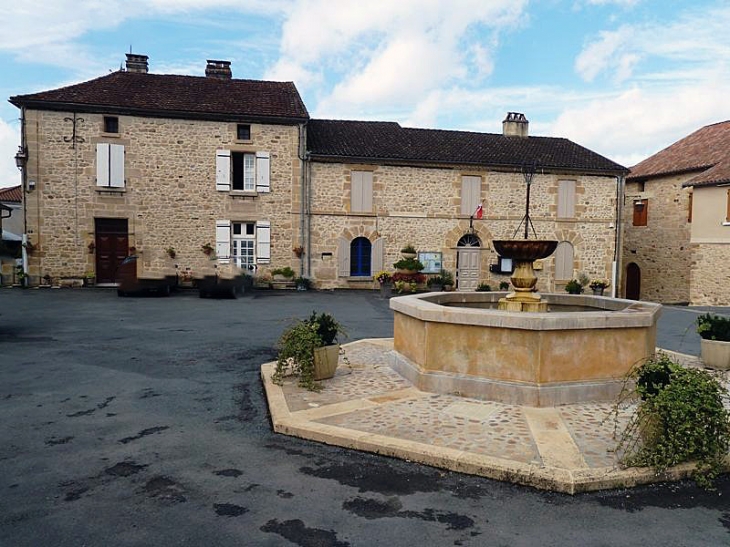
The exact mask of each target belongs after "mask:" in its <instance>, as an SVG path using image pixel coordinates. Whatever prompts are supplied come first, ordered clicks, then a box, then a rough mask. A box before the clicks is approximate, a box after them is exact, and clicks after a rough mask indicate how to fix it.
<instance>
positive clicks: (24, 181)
mask: <svg viewBox="0 0 730 547" xmlns="http://www.w3.org/2000/svg"><path fill="white" fill-rule="evenodd" d="M20 146H21V149H23V150H25V151H26V158H25V165H23V167H22V168H21V169H20V187H21V189H22V192H21V196H22V198H23V236H22V241H21V247H20V248H21V252H22V255H21V256H22V261H23V273H24V274H25V277H24V278H23V286H24V287H27V286H28V284H29V279H30V278H29V277H28V251H27V250H26V248H25V246H26V245H27V244H28V162H29V160H30V151H29V150H28V149H27V148H26V136H25V106H21V107H20Z"/></svg>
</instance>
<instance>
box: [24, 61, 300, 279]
mask: <svg viewBox="0 0 730 547" xmlns="http://www.w3.org/2000/svg"><path fill="white" fill-rule="evenodd" d="M147 67H148V62H147V57H146V56H144V55H132V54H128V55H127V64H126V70H124V71H122V70H120V71H118V72H114V73H111V74H109V75H106V76H102V77H101V78H97V79H95V80H91V81H88V82H84V83H80V84H77V85H72V86H69V87H64V88H60V89H56V90H52V91H45V92H41V93H35V94H32V95H22V96H16V97H12V98H11V99H10V101H11V102H12V103H13V104H14V105H16V106H18V107H19V108H20V109H21V111H22V148H23V149H24V150H25V151H26V152H27V158H28V159H27V163H26V166H25V170H24V173H23V175H24V184H25V187H26V188H27V191H26V192H25V199H26V201H27V204H26V211H27V218H26V222H27V226H28V236H29V239H30V240H31V242H32V243H33V245H34V246H35V250H34V251H33V253H32V256H31V257H30V266H29V269H30V275H31V279H32V280H34V281H35V282H37V281H38V279H39V277H40V276H43V275H46V274H48V275H50V276H51V277H53V278H59V277H74V276H76V277H78V276H81V275H82V274H83V273H84V272H87V271H90V272H94V273H95V274H96V278H97V282H98V283H102V284H103V283H112V282H114V280H115V272H116V268H117V266H118V265H119V263H120V262H121V260H123V259H124V257H126V256H127V255H128V254H137V255H139V257H140V260H139V261H138V264H139V265H138V270H139V271H140V275H152V276H154V275H159V274H161V273H167V272H168V270H170V269H172V268H174V267H177V268H178V270H182V271H187V272H188V273H190V274H191V275H196V274H197V273H200V271H202V270H203V269H207V268H208V267H209V266H210V263H211V261H210V259H209V257H208V255H206V254H205V252H204V251H203V247H204V246H208V245H210V246H211V247H214V248H216V251H217V255H218V257H220V258H222V259H228V257H232V259H233V260H234V261H235V262H236V263H237V264H238V265H240V266H243V267H246V268H254V267H256V266H264V267H266V266H267V265H269V264H271V263H280V262H285V261H288V260H289V259H290V257H291V254H292V253H291V249H292V246H293V245H294V244H295V242H296V238H297V237H298V234H297V226H295V225H293V224H292V219H293V216H292V206H293V205H294V204H295V201H296V200H295V199H294V198H293V197H292V191H293V189H294V188H295V187H297V186H298V184H299V178H300V176H301V173H302V162H301V160H300V159H299V158H300V156H301V153H302V150H303V146H304V137H305V134H304V127H305V123H306V121H307V120H308V118H309V116H308V113H307V110H306V108H305V106H304V104H303V102H302V100H301V98H300V96H299V93H298V91H297V89H296V88H295V86H294V84H292V83H291V82H262V81H253V80H239V79H233V78H232V73H231V69H230V63H228V62H226V61H208V65H207V67H206V76H205V77H194V76H176V75H159V74H151V73H148V70H147ZM272 240H275V241H276V242H277V244H276V245H272V244H271V242H272ZM173 251H174V252H173ZM171 255H174V256H175V258H174V260H173V259H172V258H171Z"/></svg>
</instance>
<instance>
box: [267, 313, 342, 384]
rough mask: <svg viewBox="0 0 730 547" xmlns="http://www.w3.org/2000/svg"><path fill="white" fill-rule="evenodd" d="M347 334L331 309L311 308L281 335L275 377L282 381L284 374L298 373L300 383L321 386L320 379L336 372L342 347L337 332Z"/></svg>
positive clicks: (278, 381) (276, 379) (274, 379)
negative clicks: (328, 311)
mask: <svg viewBox="0 0 730 547" xmlns="http://www.w3.org/2000/svg"><path fill="white" fill-rule="evenodd" d="M340 334H345V332H344V330H343V329H342V326H341V325H340V324H339V323H338V322H337V320H335V318H334V316H332V315H330V314H329V313H320V314H317V312H312V315H310V316H309V317H308V318H307V319H304V320H300V321H297V322H296V323H294V324H293V325H292V326H291V327H289V328H288V329H286V330H285V331H284V333H283V334H282V335H281V338H280V339H279V355H278V358H277V362H276V370H275V372H274V375H273V381H274V382H275V383H277V384H281V382H282V380H283V378H284V376H287V375H297V376H299V386H301V387H304V388H306V389H310V390H315V391H316V390H318V389H319V388H320V386H319V385H318V384H317V383H316V382H317V381H319V380H326V379H328V378H332V377H333V376H334V375H335V371H336V369H337V364H338V362H339V354H340V347H339V345H338V344H337V336H338V335H340Z"/></svg>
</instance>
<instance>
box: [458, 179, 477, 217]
mask: <svg viewBox="0 0 730 547" xmlns="http://www.w3.org/2000/svg"><path fill="white" fill-rule="evenodd" d="M481 193H482V178H481V177H477V176H473V175H472V176H463V177H461V214H462V215H465V216H466V215H468V216H472V215H473V214H474V212H475V211H476V210H477V205H479V203H480V202H481V199H480V198H481Z"/></svg>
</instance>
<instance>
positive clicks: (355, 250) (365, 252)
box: [350, 236, 373, 277]
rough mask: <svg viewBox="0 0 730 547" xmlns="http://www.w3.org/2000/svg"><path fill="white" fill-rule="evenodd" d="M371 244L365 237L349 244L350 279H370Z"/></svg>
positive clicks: (357, 238)
mask: <svg viewBox="0 0 730 547" xmlns="http://www.w3.org/2000/svg"><path fill="white" fill-rule="evenodd" d="M372 264H373V244H372V242H371V241H370V240H369V239H368V238H367V237H363V236H360V237H356V238H355V239H353V240H352V241H351V242H350V277H372Z"/></svg>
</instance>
